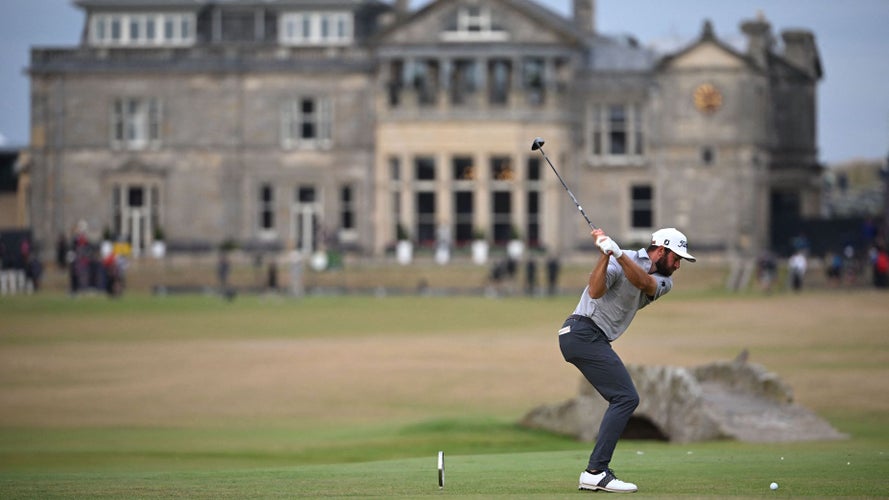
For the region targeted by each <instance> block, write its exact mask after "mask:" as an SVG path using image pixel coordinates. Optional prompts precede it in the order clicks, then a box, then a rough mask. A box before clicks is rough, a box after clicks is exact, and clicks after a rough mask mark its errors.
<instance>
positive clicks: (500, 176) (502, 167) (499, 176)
mask: <svg viewBox="0 0 889 500" xmlns="http://www.w3.org/2000/svg"><path fill="white" fill-rule="evenodd" d="M514 176H515V173H514V172H513V170H512V163H511V162H510V159H509V157H508V156H493V157H491V180H493V181H511V180H513V178H514Z"/></svg>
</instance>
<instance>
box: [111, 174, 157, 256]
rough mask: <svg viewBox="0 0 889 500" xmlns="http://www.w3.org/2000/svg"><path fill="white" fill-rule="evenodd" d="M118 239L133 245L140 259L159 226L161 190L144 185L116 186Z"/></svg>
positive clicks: (116, 232)
mask: <svg viewBox="0 0 889 500" xmlns="http://www.w3.org/2000/svg"><path fill="white" fill-rule="evenodd" d="M112 206H113V229H114V233H115V234H114V236H115V238H119V239H120V240H121V241H126V242H128V243H129V244H130V246H131V248H132V252H133V255H134V256H139V255H140V254H141V253H142V251H143V250H144V249H145V248H146V247H147V246H148V245H150V244H151V242H152V235H153V234H154V231H155V229H157V227H158V222H159V218H158V216H159V210H160V206H159V196H158V188H157V187H156V186H150V185H145V184H116V185H115V186H114V189H113V194H112Z"/></svg>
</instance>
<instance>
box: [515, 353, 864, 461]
mask: <svg viewBox="0 0 889 500" xmlns="http://www.w3.org/2000/svg"><path fill="white" fill-rule="evenodd" d="M745 357H746V356H741V357H739V359H736V360H735V361H726V362H715V363H711V364H707V365H702V366H698V367H694V368H682V367H672V366H639V365H628V366H627V370H628V371H629V372H630V376H631V377H632V379H633V382H634V383H635V384H636V389H637V391H638V392H639V397H640V403H639V407H638V408H636V411H635V413H634V414H633V417H632V419H631V422H630V424H628V426H627V431H625V433H624V436H625V437H630V438H634V437H635V438H645V437H657V438H659V439H666V440H669V441H672V442H679V443H687V442H693V441H708V440H717V439H736V440H739V441H748V442H787V441H813V440H829V439H843V438H846V437H847V436H846V435H844V434H842V433H840V432H838V431H837V430H836V429H834V428H833V427H831V425H830V424H829V423H827V422H826V421H824V420H823V419H821V418H819V417H818V416H817V415H815V414H814V413H812V412H811V411H809V410H807V409H805V408H803V407H802V406H799V405H797V404H795V403H794V402H793V392H792V390H791V388H790V387H789V386H788V385H787V384H785V383H784V382H783V381H782V380H781V379H780V378H779V377H778V376H777V375H775V374H773V373H770V372H768V371H767V370H766V369H765V368H764V367H763V366H761V365H757V364H753V363H747V362H746V360H745V359H744V358H745ZM607 408H608V403H607V402H606V401H605V400H604V399H603V398H602V397H601V396H600V395H599V394H598V393H597V392H596V391H595V389H593V387H592V386H591V385H590V384H589V383H588V382H587V381H586V380H585V379H581V388H580V394H578V396H577V397H576V398H574V399H571V400H569V401H566V402H563V403H560V404H555V405H544V406H540V407H538V408H535V409H533V410H531V411H530V412H529V413H528V414H527V415H525V417H524V418H523V419H522V420H521V422H520V424H521V425H523V426H525V427H528V428H534V429H545V430H549V431H552V432H556V433H559V434H565V435H569V436H573V437H576V438H577V439H578V440H581V441H587V442H592V441H595V439H596V436H597V434H598V431H599V424H600V422H601V421H602V416H603V415H604V413H605V410H606V409H607ZM646 428H647V430H646ZM645 434H647V435H645Z"/></svg>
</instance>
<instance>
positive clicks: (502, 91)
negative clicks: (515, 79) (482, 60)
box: [488, 59, 512, 105]
mask: <svg viewBox="0 0 889 500" xmlns="http://www.w3.org/2000/svg"><path fill="white" fill-rule="evenodd" d="M511 82H512V66H511V64H510V62H509V61H506V60H502V59H499V60H493V61H491V62H490V63H489V64H488V100H489V102H490V103H491V104H496V105H504V104H508V103H509V90H510V88H511V87H512V83H511Z"/></svg>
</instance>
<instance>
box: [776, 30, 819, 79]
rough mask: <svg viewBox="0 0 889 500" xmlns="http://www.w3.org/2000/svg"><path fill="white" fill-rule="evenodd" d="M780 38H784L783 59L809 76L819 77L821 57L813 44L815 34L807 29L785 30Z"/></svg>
mask: <svg viewBox="0 0 889 500" xmlns="http://www.w3.org/2000/svg"><path fill="white" fill-rule="evenodd" d="M781 38H782V39H783V40H784V59H787V62H789V63H790V64H793V65H794V66H796V67H797V68H799V69H801V70H803V71H804V72H805V73H806V74H807V75H809V76H810V77H812V78H814V79H819V78H821V75H822V73H821V58H820V57H819V56H818V47H817V46H816V45H815V35H813V34H812V32H811V31H808V30H785V31H783V32H782V33H781Z"/></svg>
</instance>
